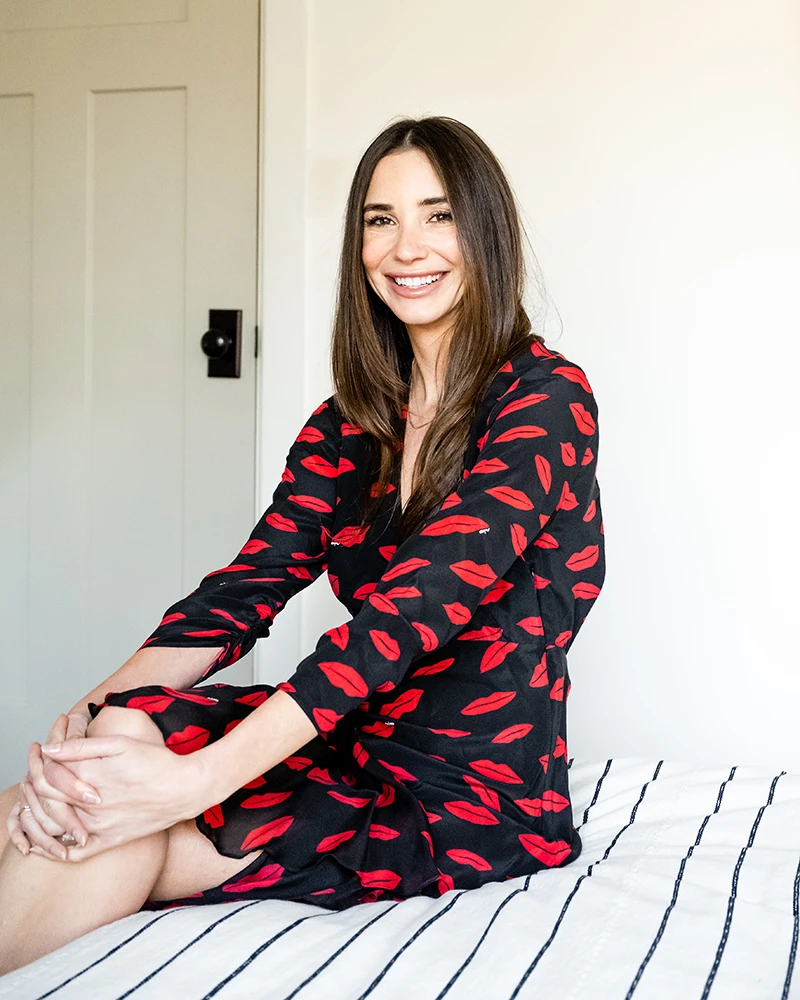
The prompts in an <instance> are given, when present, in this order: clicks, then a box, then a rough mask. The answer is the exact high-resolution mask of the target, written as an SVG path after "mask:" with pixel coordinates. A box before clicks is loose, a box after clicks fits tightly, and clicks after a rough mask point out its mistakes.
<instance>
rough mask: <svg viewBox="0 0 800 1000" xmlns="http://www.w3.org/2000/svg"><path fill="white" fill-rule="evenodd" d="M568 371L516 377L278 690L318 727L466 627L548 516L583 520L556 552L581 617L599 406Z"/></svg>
mask: <svg viewBox="0 0 800 1000" xmlns="http://www.w3.org/2000/svg"><path fill="white" fill-rule="evenodd" d="M575 373H577V374H575ZM567 376H568V377H562V376H561V375H557V374H552V375H549V376H548V377H546V378H542V377H541V376H538V377H536V378H535V379H534V378H532V377H528V378H527V379H526V377H525V376H522V378H521V379H520V380H518V381H517V382H516V383H514V385H513V386H512V387H511V388H509V390H507V391H506V393H504V394H503V396H501V397H500V398H499V399H498V400H497V402H496V404H495V405H493V407H492V411H491V413H490V414H489V418H488V421H487V429H486V432H485V434H484V435H483V436H482V438H481V439H479V442H478V444H479V447H480V451H479V455H478V459H477V461H476V462H475V463H474V464H473V465H472V467H471V468H469V469H465V470H464V473H463V478H462V481H461V483H460V485H459V487H458V489H457V490H456V491H455V492H454V493H451V494H450V495H449V496H448V497H446V499H445V500H444V501H443V503H442V504H441V506H440V508H439V509H438V510H436V511H435V512H434V513H433V514H431V515H429V516H428V518H426V520H425V522H424V524H423V525H422V526H421V527H420V528H419V529H418V530H417V531H416V532H414V533H413V534H412V535H410V536H409V537H408V538H407V539H406V540H405V541H404V542H403V543H402V544H401V545H399V546H398V547H397V549H396V551H395V553H394V555H393V557H392V559H391V561H390V563H389V564H388V566H387V568H386V570H385V571H384V573H383V575H382V576H381V578H380V580H379V581H378V582H377V584H376V586H375V588H374V590H373V591H372V592H371V593H370V594H369V595H368V598H367V599H366V600H365V601H364V604H363V605H362V607H361V608H360V609H359V610H358V612H357V614H356V615H355V616H354V617H353V618H352V619H351V620H350V621H348V622H346V623H345V624H343V625H341V626H339V627H338V628H335V629H331V630H329V631H328V632H325V633H324V634H323V635H322V636H321V637H320V639H319V640H318V642H317V646H316V649H315V651H314V652H313V653H312V654H311V655H309V656H307V657H305V659H303V660H302V661H301V662H300V664H299V665H298V667H297V669H296V671H295V672H294V674H293V675H292V676H291V677H289V678H288V681H286V682H283V683H282V684H280V685H278V686H279V687H280V688H282V689H283V690H285V691H287V693H289V694H290V695H291V696H292V697H293V698H294V699H295V700H296V701H297V703H298V704H299V705H300V707H301V708H302V709H303V710H304V711H305V712H306V714H307V715H308V716H309V718H310V719H311V720H312V721H313V722H314V724H315V726H316V727H317V730H318V732H319V733H321V734H325V733H327V732H329V731H330V730H332V729H333V727H334V726H335V725H336V723H337V722H338V721H339V719H340V718H342V716H343V715H344V714H345V713H347V712H348V711H350V710H352V709H354V708H357V707H358V705H359V703H361V702H362V701H364V700H365V699H366V698H368V697H369V695H370V694H371V693H372V692H373V691H375V690H378V692H379V693H382V692H385V691H390V690H392V688H394V687H396V686H397V684H398V683H399V682H400V681H401V679H402V678H403V676H404V674H405V673H406V671H407V670H408V668H409V666H410V664H411V663H412V662H413V661H414V660H415V659H417V658H419V657H421V656H422V655H424V654H426V653H430V652H432V651H434V650H436V649H437V648H438V647H440V646H443V645H444V644H445V643H446V642H447V641H448V640H450V639H451V638H453V637H454V636H455V635H456V634H457V633H458V632H459V631H460V630H462V629H463V628H464V627H465V625H466V624H467V623H468V622H469V621H470V619H471V618H472V616H473V615H474V613H475V611H476V610H477V608H478V605H479V604H481V603H488V602H490V601H493V600H498V599H499V597H501V596H502V594H503V592H504V590H506V589H508V586H509V585H508V584H507V583H506V582H505V581H504V580H503V579H502V578H503V577H504V576H505V575H506V573H507V572H508V570H509V568H510V567H511V565H512V563H513V562H514V560H516V559H518V558H520V556H522V554H523V553H524V552H525V550H526V549H527V548H528V547H529V546H530V545H532V544H533V543H534V541H535V540H536V539H537V538H541V544H543V545H545V544H546V541H547V539H549V538H550V535H549V534H548V533H545V527H546V525H547V524H548V522H550V521H551V519H553V522H552V524H555V519H556V518H560V519H561V520H563V519H564V518H565V517H572V518H574V519H575V520H576V521H577V523H578V524H582V525H583V526H584V527H583V529H579V528H576V531H575V533H574V538H575V540H576V541H577V542H578V543H579V545H578V547H579V548H580V547H581V546H583V548H582V549H581V551H580V552H572V551H562V557H563V558H564V559H565V561H566V564H567V567H568V569H567V577H569V578H570V579H571V578H572V577H574V579H575V586H573V588H572V597H574V600H575V603H576V604H577V605H581V606H582V608H581V610H582V612H583V614H582V617H580V616H576V618H580V620H582V618H585V617H586V610H587V609H588V607H589V606H590V605H591V602H592V600H593V599H594V597H596V596H597V593H599V587H598V586H597V585H596V582H595V583H593V582H592V581H591V570H587V571H586V572H585V573H582V572H581V570H582V569H584V568H585V567H591V566H592V565H593V564H594V565H598V566H601V565H602V560H601V559H600V556H601V553H600V551H599V549H600V546H601V545H602V535H601V534H600V533H599V531H598V532H597V534H596V536H595V535H592V541H595V540H596V541H597V544H594V545H586V540H587V536H586V532H585V530H584V529H585V528H586V527H588V525H587V524H586V522H588V521H590V520H592V519H594V518H595V517H596V514H595V512H596V510H597V503H596V501H597V499H598V496H599V491H598V487H597V481H596V477H595V470H596V465H597V451H598V430H597V407H596V404H595V400H594V396H593V394H592V392H591V389H590V387H589V384H588V382H586V380H585V376H584V375H583V372H582V371H580V369H578V368H577V367H572V368H569V369H567ZM576 515H577V516H576ZM597 521H598V522H599V517H597ZM592 527H593V528H594V530H595V531H596V530H597V529H596V527H595V526H594V525H593V526H592ZM551 530H554V528H553V527H552V525H551ZM601 530H602V529H601ZM567 536H568V537H573V536H572V535H571V534H570V533H569V532H567ZM570 570H574V571H575V572H573V573H571V572H570ZM535 582H536V585H537V586H540V585H547V583H548V581H546V580H545V581H542V580H535ZM567 596H568V597H570V595H569V594H568V595H567ZM572 597H570V600H572ZM576 630H577V628H576Z"/></svg>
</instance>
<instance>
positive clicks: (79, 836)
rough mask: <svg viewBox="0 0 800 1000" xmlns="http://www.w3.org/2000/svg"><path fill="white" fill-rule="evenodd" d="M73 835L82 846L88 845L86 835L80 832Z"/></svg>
mask: <svg viewBox="0 0 800 1000" xmlns="http://www.w3.org/2000/svg"><path fill="white" fill-rule="evenodd" d="M72 836H73V838H74V839H75V840H77V841H78V843H79V844H80V845H81V847H86V837H84V836H82V835H81V834H80V833H73V834H72Z"/></svg>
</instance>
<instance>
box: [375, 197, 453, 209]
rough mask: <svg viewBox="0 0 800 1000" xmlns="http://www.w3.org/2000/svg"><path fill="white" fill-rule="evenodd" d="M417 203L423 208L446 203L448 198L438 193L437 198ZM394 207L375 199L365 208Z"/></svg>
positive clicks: (424, 199)
mask: <svg viewBox="0 0 800 1000" xmlns="http://www.w3.org/2000/svg"><path fill="white" fill-rule="evenodd" d="M417 204H418V205H419V206H420V207H421V208H427V207H429V206H430V205H446V204H447V198H445V197H444V195H437V196H436V197H435V198H423V199H422V200H421V201H418V202H417ZM393 207H394V206H393V205H387V204H383V202H375V201H373V202H370V204H369V205H365V206H364V209H363V210H364V211H365V212H391V211H392V209H393Z"/></svg>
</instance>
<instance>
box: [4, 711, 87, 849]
mask: <svg viewBox="0 0 800 1000" xmlns="http://www.w3.org/2000/svg"><path fill="white" fill-rule="evenodd" d="M89 721H90V720H89V716H88V715H87V714H84V713H82V712H70V713H69V715H60V716H59V717H58V718H57V719H56V721H55V723H54V724H53V727H52V728H51V730H50V732H49V733H48V736H47V740H48V742H49V743H52V742H56V741H61V740H67V739H74V738H76V737H82V736H83V735H84V734H85V732H86V727H87V726H88V724H89ZM20 788H21V791H22V796H21V802H20V806H24V805H26V804H27V805H28V806H29V807H30V808H29V809H24V810H23V809H21V808H19V807H15V808H13V809H12V810H11V812H10V814H9V816H8V818H7V820H6V828H7V830H8V833H9V838H10V840H11V842H12V843H13V844H14V846H15V847H16V848H17V850H18V851H20V852H21V853H22V854H27V853H28V852H29V851H31V850H32V851H33V852H34V853H35V854H40V855H42V856H43V857H54V858H60V859H61V860H65V859H66V848H65V847H64V845H63V844H62V842H61V841H60V839H59V837H60V836H61V835H62V834H65V833H66V834H69V835H70V836H71V837H72V838H73V839H74V840H75V841H76V842H77V843H79V844H84V843H86V840H87V839H88V831H87V830H86V828H85V826H84V825H83V823H82V822H81V820H80V819H79V817H78V815H77V813H76V812H75V808H74V806H75V805H77V804H79V803H80V804H84V803H89V802H92V801H98V796H97V793H96V790H95V789H94V788H92V787H91V786H90V785H87V784H85V783H83V782H81V781H79V780H78V779H77V778H76V777H75V775H74V774H73V773H72V772H71V771H70V770H69V768H67V767H64V765H63V764H60V763H58V761H57V760H52V759H50V758H48V757H44V758H43V757H42V754H41V746H40V744H39V743H32V744H31V748H30V751H29V753H28V774H27V775H26V777H25V778H24V779H23V781H22V782H21V784H20Z"/></svg>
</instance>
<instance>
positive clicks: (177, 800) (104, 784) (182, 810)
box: [42, 736, 209, 861]
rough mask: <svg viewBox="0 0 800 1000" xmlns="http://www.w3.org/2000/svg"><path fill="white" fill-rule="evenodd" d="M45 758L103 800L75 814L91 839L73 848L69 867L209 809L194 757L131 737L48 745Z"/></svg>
mask: <svg viewBox="0 0 800 1000" xmlns="http://www.w3.org/2000/svg"><path fill="white" fill-rule="evenodd" d="M42 752H43V754H45V756H47V757H51V756H52V758H53V759H54V760H58V761H59V762H61V763H62V764H63V765H66V766H67V767H68V768H69V770H70V771H72V772H73V773H74V774H75V776H76V777H77V778H78V779H79V780H81V781H83V782H86V783H88V784H90V785H91V786H93V787H94V788H96V789H97V791H98V792H99V795H100V799H101V801H100V803H99V804H96V805H91V804H85V805H81V806H78V807H77V808H76V810H75V811H76V813H77V815H78V817H79V819H80V820H81V822H82V824H83V827H84V828H85V829H86V830H87V831H88V834H89V838H88V841H87V843H86V845H85V846H80V845H79V846H76V847H70V848H69V851H68V857H67V859H66V860H68V861H83V860H84V859H86V858H89V857H92V856H93V855H95V854H100V853H101V852H102V851H107V850H108V849H109V848H111V847H118V846H120V845H121V844H125V843H127V842H128V841H131V840H138V839H139V838H140V837H146V836H148V835H149V834H151V833H156V832H158V831H160V830H166V829H168V828H169V827H171V826H174V825H175V824H176V823H179V822H180V821H181V820H184V819H190V818H191V817H192V816H196V815H198V813H199V812H202V811H203V809H205V808H206V807H207V806H208V804H209V803H208V802H206V801H204V796H203V791H202V782H201V780H200V768H198V766H197V765H196V764H195V763H194V762H193V761H192V760H191V756H192V755H188V756H185V757H181V756H179V755H176V754H174V753H173V752H172V751H171V750H168V749H167V748H166V747H165V746H164V745H163V744H157V743H151V742H147V741H145V740H138V739H133V738H131V737H129V736H94V737H84V738H78V739H70V740H68V741H65V742H63V743H60V744H56V745H50V744H47V745H45V746H44V747H42Z"/></svg>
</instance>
